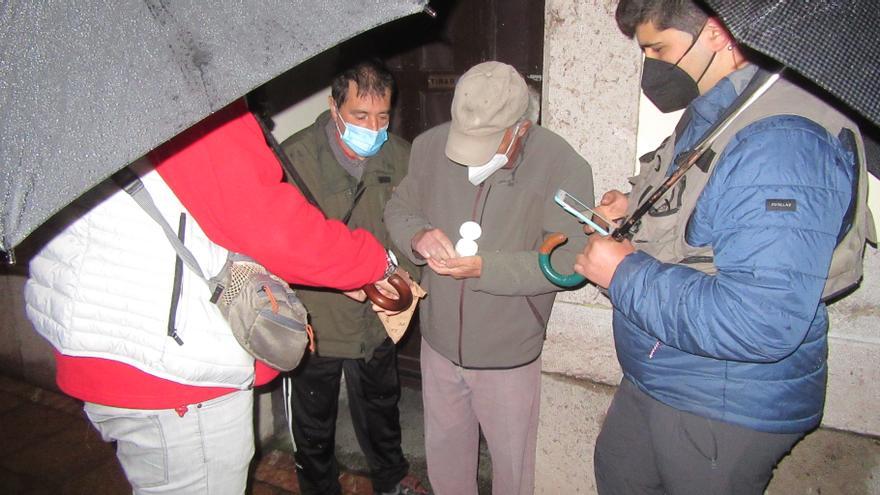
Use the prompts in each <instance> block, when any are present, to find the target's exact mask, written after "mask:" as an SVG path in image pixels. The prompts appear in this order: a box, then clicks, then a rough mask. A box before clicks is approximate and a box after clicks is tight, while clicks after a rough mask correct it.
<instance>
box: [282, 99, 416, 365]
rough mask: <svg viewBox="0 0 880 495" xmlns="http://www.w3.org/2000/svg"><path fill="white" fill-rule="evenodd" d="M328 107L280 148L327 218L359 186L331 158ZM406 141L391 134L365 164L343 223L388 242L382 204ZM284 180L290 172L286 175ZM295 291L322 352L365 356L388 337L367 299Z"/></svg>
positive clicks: (396, 177) (344, 207)
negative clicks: (360, 187) (360, 185)
mask: <svg viewBox="0 0 880 495" xmlns="http://www.w3.org/2000/svg"><path fill="white" fill-rule="evenodd" d="M329 120H330V112H329V111H326V112H324V113H322V114H321V115H319V116H318V118H317V119H316V120H315V123H314V124H312V125H311V126H309V127H307V128H305V129H303V130H301V131H299V132H297V133H296V134H294V135H293V136H291V137H289V138H287V139H286V140H285V141H284V142H283V143H281V148H282V149H283V150H284V153H285V154H286V155H287V156H288V157H289V158H290V161H291V162H292V163H293V165H294V166H295V167H296V170H297V172H298V173H299V175H300V177H302V179H303V180H304V181H305V183H306V185H307V186H308V188H309V190H310V191H311V193H312V195H314V197H315V199H316V200H317V201H318V204H319V205H320V207H321V210H323V211H324V214H325V215H327V217H328V218H335V219H341V218H342V217H344V216H345V214H346V213H348V211H349V209H350V208H351V205H352V202H353V200H354V197H355V192H356V191H357V189H358V181H357V179H355V178H354V177H352V175H351V174H349V173H348V172H347V171H346V170H345V169H344V168H342V166H341V165H339V162H338V161H337V160H336V157H335V156H334V155H333V151H332V150H331V148H330V141H329V139H328V137H327V133H326V131H325V128H326V125H327V122H328V121H329ZM409 150H410V144H409V143H408V142H406V141H405V140H404V139H401V138H399V137H397V136H395V135H393V134H389V135H388V141H386V142H385V144H384V145H383V146H382V149H380V150H379V152H378V153H377V154H376V155H374V156H372V157H370V158H368V159H367V161H366V163H365V164H364V167H365V168H364V173H363V175H362V178H361V182H362V183H363V186H364V187H365V189H364V192H363V193H362V195H361V198H360V200H359V201H358V203H357V205H356V206H355V208H354V210H353V211H352V213H351V219H350V220H349V222H348V226H349V227H350V228H352V229H354V228H362V229H365V230H367V231H369V232H371V233H372V234H373V235H375V236H376V238H377V239H379V242H381V243H382V244H384V245H385V246H386V247H393V244H392V242H391V238H390V237H389V235H388V232H387V231H386V230H385V224H384V222H383V220H382V212H383V210H384V209H385V203H386V202H387V201H388V200H389V199H390V198H391V193H392V191H393V190H394V188H395V187H396V186H397V184H399V183H400V181H401V179H403V177H404V176H405V175H406V170H407V164H408V162H409ZM288 180H289V177H288ZM395 254H397V259H398V260H400V262H401V268H403V269H404V270H406V271H407V272H409V273H410V274H413V276H414V277H415V276H416V275H417V268H416V267H415V266H414V265H413V264H412V263H410V262H409V261H408V260H407V259H406V257H405V256H401V255H400V254H399V253H395ZM297 294H298V295H299V297H300V299H301V300H302V302H303V304H305V306H306V308H307V309H308V310H309V319H310V321H311V324H312V327H313V328H314V330H315V341H316V343H317V352H318V354H319V355H321V356H324V357H339V358H351V359H357V358H365V359H368V360H369V359H370V358H371V357H372V355H373V351H374V350H375V348H376V347H377V346H378V345H379V344H381V343H382V342H383V341H384V340H385V338H386V337H387V333H386V332H385V328H384V327H383V326H382V323H381V322H380V321H379V318H378V317H377V316H376V313H375V312H374V311H373V310H372V309H371V305H370V304H369V302H367V303H359V302H357V301H354V300H352V299H350V298H348V297H346V296H344V295H342V294H340V293H339V292H335V291H330V290H314V289H307V288H305V287H297Z"/></svg>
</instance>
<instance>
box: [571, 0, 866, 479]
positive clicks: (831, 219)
mask: <svg viewBox="0 0 880 495" xmlns="http://www.w3.org/2000/svg"><path fill="white" fill-rule="evenodd" d="M616 17H617V22H618V25H619V27H620V29H621V31H623V33H624V34H626V35H627V36H629V37H635V38H636V39H637V41H638V43H639V45H640V47H641V48H642V50H643V51H644V54H645V57H646V58H645V65H644V70H643V75H642V88H643V90H644V91H645V94H646V96H647V97H648V98H650V99H651V100H652V101H653V102H654V103H655V104H656V105H657V107H658V108H659V109H660V110H662V111H666V112H668V111H673V110H678V109H681V108H684V107H687V109H686V111H685V113H684V116H683V117H682V122H681V123H680V124H679V125H678V126H677V129H676V133H675V134H673V135H672V136H671V137H670V138H669V139H667V140H666V141H665V142H664V144H663V145H661V147H660V148H659V149H658V150H657V151H656V152H654V153H652V154H650V156H647V157H646V158H643V160H642V161H643V164H642V170H641V173H640V174H639V176H637V177H635V178H634V179H633V189H632V191H631V192H630V193H629V194H624V193H622V192H620V191H609V192H608V193H606V194H605V195H604V196H603V198H602V200H601V203H600V205H599V207H598V208H597V210H598V211H599V213H601V214H603V215H604V216H605V218H612V219H617V218H621V217H624V216H626V215H627V214H631V213H632V212H633V210H634V209H635V208H636V206H638V204H639V203H641V202H642V201H644V200H645V198H647V197H648V196H649V195H650V194H649V193H650V192H653V191H656V190H657V186H658V185H659V184H660V183H662V182H663V181H664V180H665V179H666V178H667V177H668V176H669V175H670V174H671V173H672V172H673V171H674V170H675V166H676V165H675V163H674V157H675V156H677V155H678V154H679V153H681V152H683V151H686V150H688V149H690V148H691V147H692V146H693V145H694V144H695V143H696V142H697V141H698V140H699V139H700V137H701V136H702V135H703V133H704V132H705V131H706V130H707V129H708V128H709V127H710V126H711V125H712V124H713V123H715V122H716V121H718V120H720V118H721V115H722V114H723V113H724V111H725V110H726V109H728V107H730V106H731V104H732V103H733V102H734V100H735V99H736V98H737V96H738V95H739V94H740V93H742V92H743V89H744V88H745V86H746V85H747V84H748V83H749V81H750V80H751V79H752V77H753V76H754V74H755V73H756V72H757V70H758V69H757V67H755V66H754V65H753V64H751V63H750V62H749V61H748V60H747V59H746V58H745V57H744V54H743V52H742V51H740V49H739V48H738V47H737V46H736V43H735V41H734V40H733V38H732V37H731V36H730V34H729V32H728V31H727V29H726V27H725V26H724V25H723V24H722V23H721V22H720V21H719V20H718V19H716V18H714V17H711V16H710V15H709V14H708V13H707V12H705V11H703V10H702V9H701V8H700V7H699V6H697V5H696V4H694V3H693V2H691V1H687V0H685V1H681V0H621V1H620V2H619V5H618V8H617V13H616ZM753 106H754V107H757V108H758V109H759V110H763V113H761V112H758V113H757V114H753V115H752V117H748V116H747V117H745V118H746V119H749V118H751V120H746V122H745V125H743V123H742V122H740V123H739V126H740V127H738V128H737V130H736V132H735V134H732V135H731V136H729V140H728V141H727V142H726V144H725V145H724V146H723V147H722V148H720V149H716V147H714V146H713V149H712V151H710V152H709V153H707V155H706V156H705V159H704V160H701V161H700V162H698V163H697V165H695V166H694V167H693V168H692V169H691V170H690V171H688V173H687V174H685V176H684V179H683V180H681V181H680V182H679V183H678V184H677V185H676V186H675V187H674V188H672V189H671V190H670V191H668V192H667V193H666V194H665V195H664V196H663V197H662V198H661V199H660V201H658V202H657V203H655V205H654V207H653V208H652V210H651V211H650V212H649V213H648V214H647V215H645V216H644V217H643V219H642V221H641V224H640V226H639V229H638V231H637V232H636V233H635V234H634V236H633V239H632V241H629V240H624V241H622V242H617V241H615V240H613V239H611V238H610V237H605V238H602V237H599V236H598V235H596V234H593V235H591V236H590V237H591V239H590V242H589V244H588V245H587V247H586V248H585V249H584V252H583V253H582V254H581V255H579V256H578V258H577V262H576V265H575V270H576V271H577V272H579V273H581V274H582V275H584V276H586V277H587V278H589V279H590V280H591V281H593V282H594V283H595V284H596V285H598V286H601V287H606V288H607V289H608V295H609V297H610V299H611V302H612V304H613V306H614V339H615V346H616V350H617V355H618V359H619V361H620V365H621V367H622V369H623V373H624V379H623V381H622V383H621V386H620V388H619V389H618V391H617V392H616V394H615V397H614V400H613V401H612V404H611V406H610V408H609V410H608V415H607V417H606V420H605V423H604V425H603V427H602V431H601V433H600V435H599V438H598V440H597V443H596V451H595V471H596V480H597V486H598V490H599V493H601V494H608V493H620V494H639V493H645V494H648V493H650V494H655V493H656V494H661V493H669V494H681V493H712V494H737V495H739V494H761V493H763V491H764V489H765V487H766V485H767V483H768V482H769V480H770V477H771V475H772V471H773V468H774V466H775V465H776V463H777V462H778V461H779V460H780V459H781V458H782V457H783V456H784V455H785V454H786V453H787V452H788V451H789V450H790V449H791V448H792V446H793V445H794V444H795V443H796V442H797V441H798V440H800V439H801V438H802V437H803V436H804V434H805V433H806V432H808V431H810V430H811V429H813V428H815V427H817V426H818V425H819V422H820V419H821V416H822V410H823V405H824V397H825V383H826V354H827V340H826V333H827V329H828V315H827V312H826V309H825V304H824V303H823V291H824V290H825V289H826V280H828V279H829V267H830V266H831V259H832V253H834V252H835V249H836V247H837V246H838V245H839V241H840V239H841V238H842V237H843V235H844V234H846V233H847V227H846V226H845V225H847V226H848V224H849V223H850V222H851V220H852V218H853V217H852V213H851V211H853V210H852V205H853V201H854V198H855V197H856V196H858V195H857V194H856V193H855V192H854V191H855V190H856V189H855V185H856V184H857V182H858V168H857V160H856V156H857V155H858V150H859V149H860V147H852V148H848V146H847V143H858V142H860V140H861V137H860V136H859V134H858V131H857V128H856V127H855V126H854V125H853V124H852V122H850V121H849V120H847V119H846V118H845V117H844V116H843V115H841V114H840V112H838V111H837V110H835V109H833V108H831V107H830V106H828V105H827V104H826V103H824V102H823V101H822V100H821V99H819V98H817V97H815V96H813V95H812V94H810V93H809V92H808V91H805V90H804V89H802V88H799V87H798V86H795V85H794V84H792V83H791V82H789V81H786V80H784V79H783V80H780V81H778V82H777V83H776V84H775V85H774V87H772V88H771V90H770V91H768V93H767V94H766V98H764V99H762V100H758V101H757V102H756V103H755V105H753ZM854 129H855V131H854V132H853V130H854ZM851 150H856V153H853V152H852V151H851ZM860 211H863V210H860ZM861 249H862V247H861V246H859V247H857V248H855V249H853V251H857V252H855V253H854V254H855V256H854V257H853V260H854V261H853V262H852V263H850V264H851V265H855V264H857V263H858V259H859V256H860V254H861ZM835 256H836V255H835Z"/></svg>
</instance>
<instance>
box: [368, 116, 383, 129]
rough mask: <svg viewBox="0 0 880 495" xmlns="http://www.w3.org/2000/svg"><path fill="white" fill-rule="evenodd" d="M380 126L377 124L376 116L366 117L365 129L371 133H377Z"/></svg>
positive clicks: (377, 118) (377, 117)
mask: <svg viewBox="0 0 880 495" xmlns="http://www.w3.org/2000/svg"><path fill="white" fill-rule="evenodd" d="M380 127H382V125H381V124H380V123H379V116H378V115H370V116H368V117H367V128H368V129H370V130H371V131H378V130H379V128H380Z"/></svg>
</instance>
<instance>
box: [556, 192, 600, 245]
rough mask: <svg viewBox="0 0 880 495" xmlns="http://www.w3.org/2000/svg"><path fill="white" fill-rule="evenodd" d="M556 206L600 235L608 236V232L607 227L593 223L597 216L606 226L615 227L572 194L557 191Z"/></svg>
mask: <svg viewBox="0 0 880 495" xmlns="http://www.w3.org/2000/svg"><path fill="white" fill-rule="evenodd" d="M553 199H554V201H556V204H558V205H559V206H561V207H562V209H563V210H565V211H567V212H569V213H571V214H572V215H574V216H576V217H577V218H578V220H580V221H581V222H583V223H585V224H587V225H589V226H590V227H592V228H593V230H595V231H596V233H598V234H599V235H602V236H605V235H608V230H607V229H606V228H605V227H602V226H601V225H599V224H597V223H596V222H594V221H593V219H592V217H593V216H594V215H595V216H596V218H599V219H600V220H602V221H603V222H605V225H609V226H610V225H613V224H612V223H611V221H609V220H608V219H606V218H605V217H603V216H602V215H600V214H598V213H596V211H595V210H593V209H592V208H590V207H589V206H587V205H586V204H584V202H583V201H581V200H579V199H577V198H576V197H574V196H572V195H571V194H569V193H567V192H565V191H563V190H562V189H559V190H557V191H556V196H554V197H553Z"/></svg>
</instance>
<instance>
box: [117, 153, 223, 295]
mask: <svg viewBox="0 0 880 495" xmlns="http://www.w3.org/2000/svg"><path fill="white" fill-rule="evenodd" d="M113 182H115V183H116V185H118V186H119V187H121V188H122V190H123V191H125V192H127V193H128V194H129V195H130V196H131V197H132V198H133V199H134V200H135V201H136V202H137V204H138V205H140V207H141V208H143V210H144V211H145V212H147V215H150V217H151V218H152V219H153V220H155V221H156V223H158V224H159V226H160V227H162V232H164V233H165V237H167V238H168V242H170V243H171V247H173V248H174V250H175V251H177V256H178V257H179V258H180V259H181V260H183V262H184V263H186V266H188V267H189V269H190V270H192V271H193V273H195V274H196V275H198V276H199V278H201V279H202V280H205V281H208V279H207V277H205V275H204V274H203V272H202V268H201V267H200V266H199V263H198V262H197V261H196V258H195V256H193V254H192V252H190V250H189V249H187V247H186V246H184V244H183V243H182V242H181V241H180V239H178V238H177V234H176V233H175V232H174V230H173V229H172V228H171V225H168V221H167V220H165V217H163V216H162V214H161V213H159V209H158V208H157V207H156V203H155V202H153V197H152V196H151V195H150V192H149V191H147V188H146V187H144V183H143V182H142V181H141V179H140V177H138V176H137V174H135V173H134V172H132V171H131V169H129V168H127V167H126V168H123V169H122V170H120V171H118V172H116V173H115V174H113Z"/></svg>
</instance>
